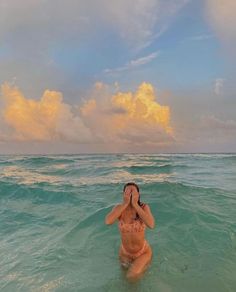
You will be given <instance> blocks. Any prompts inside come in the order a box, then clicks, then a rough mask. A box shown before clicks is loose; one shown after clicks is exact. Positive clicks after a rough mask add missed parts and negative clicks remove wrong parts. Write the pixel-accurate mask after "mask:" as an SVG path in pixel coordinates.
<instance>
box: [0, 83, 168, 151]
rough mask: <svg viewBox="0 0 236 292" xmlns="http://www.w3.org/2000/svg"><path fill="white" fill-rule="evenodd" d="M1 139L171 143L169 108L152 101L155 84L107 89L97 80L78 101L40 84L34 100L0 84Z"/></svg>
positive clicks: (107, 87) (154, 99) (12, 87)
mask: <svg viewBox="0 0 236 292" xmlns="http://www.w3.org/2000/svg"><path fill="white" fill-rule="evenodd" d="M1 91H2V95H1V103H2V112H1V116H0V119H1V120H2V122H1V128H0V140H1V141H2V142H3V141H43V142H47V141H62V142H65V141H69V142H73V143H79V144H80V143H105V144H106V143H118V144H120V145H122V144H125V143H128V144H136V145H145V144H150V143H151V144H155V145H164V144H171V143H173V141H174V131H173V127H172V126H171V125H170V108H169V107H168V106H162V105H160V104H159V103H158V102H157V101H156V95H155V92H154V88H153V86H152V85H151V84H149V83H145V82H144V83H142V84H140V86H139V87H138V89H137V91H136V92H134V93H132V92H116V93H115V94H111V88H110V86H108V85H106V84H103V83H101V82H98V83H96V84H95V85H94V87H93V89H92V90H91V92H90V98H88V99H84V100H83V103H82V104H81V105H69V104H66V103H65V102H63V96H62V93H60V92H57V91H50V90H45V92H44V94H43V96H42V97H41V99H39V100H34V99H30V98H26V97H25V96H24V95H23V93H22V92H21V91H20V90H19V89H18V88H17V87H16V86H11V85H9V84H7V83H5V84H3V85H2V86H1Z"/></svg>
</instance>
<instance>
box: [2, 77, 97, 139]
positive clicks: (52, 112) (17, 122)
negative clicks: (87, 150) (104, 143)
mask: <svg viewBox="0 0 236 292" xmlns="http://www.w3.org/2000/svg"><path fill="white" fill-rule="evenodd" d="M1 92H2V96H1V102H2V104H3V107H2V108H3V109H2V116H1V119H2V120H3V121H4V125H3V124H2V125H1V130H2V132H3V133H2V135H3V138H2V139H4V138H5V140H15V141H53V140H62V141H72V142H73V141H74V142H79V143H88V142H91V141H92V136H91V133H90V130H89V129H88V128H86V127H85V126H84V125H83V122H82V121H81V119H80V117H79V116H75V115H73V113H72V108H71V106H70V105H68V104H66V103H63V97H62V94H61V93H60V92H57V91H50V90H45V92H44V94H43V96H42V97H41V99H40V100H33V99H28V98H26V97H24V95H23V94H22V93H21V91H20V90H19V89H18V88H17V87H15V86H14V87H13V86H10V85H9V84H7V83H5V84H3V85H2V86H1ZM3 126H5V128H4V129H3Z"/></svg>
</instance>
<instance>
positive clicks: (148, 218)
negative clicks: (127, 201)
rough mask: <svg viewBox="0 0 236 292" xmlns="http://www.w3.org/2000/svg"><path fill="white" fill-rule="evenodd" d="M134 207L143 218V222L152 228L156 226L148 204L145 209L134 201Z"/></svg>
mask: <svg viewBox="0 0 236 292" xmlns="http://www.w3.org/2000/svg"><path fill="white" fill-rule="evenodd" d="M133 207H134V208H135V210H136V211H137V213H138V214H139V216H140V217H141V219H142V220H143V222H144V223H145V224H146V225H147V226H148V227H149V228H151V229H153V228H154V227H155V219H154V217H153V216H152V213H151V210H150V207H149V206H148V205H147V204H146V205H145V207H144V209H142V208H141V207H140V206H139V204H138V203H133Z"/></svg>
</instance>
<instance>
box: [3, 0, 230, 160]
mask: <svg viewBox="0 0 236 292" xmlns="http://www.w3.org/2000/svg"><path fill="white" fill-rule="evenodd" d="M235 151H236V1H234V0H119V1H118V0H116V1H115V0H100V1H98V0H86V1H85V0H66V1H65V0H21V1H18V0H0V154H11V153H13V154H26V153H29V154H47V153H49V154H54V153H55V154H57V153H193V152H201V153H202V152H235Z"/></svg>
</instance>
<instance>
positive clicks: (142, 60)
mask: <svg viewBox="0 0 236 292" xmlns="http://www.w3.org/2000/svg"><path fill="white" fill-rule="evenodd" d="M159 54H160V51H157V52H153V53H151V54H149V55H147V56H144V57H140V58H138V59H135V60H131V61H130V62H128V63H127V64H125V65H124V66H122V67H118V68H114V69H105V70H104V73H111V74H113V73H119V72H123V71H127V70H131V69H133V68H136V67H139V66H142V65H145V64H148V63H150V62H151V61H152V60H154V59H156V58H157V57H158V56H159Z"/></svg>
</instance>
